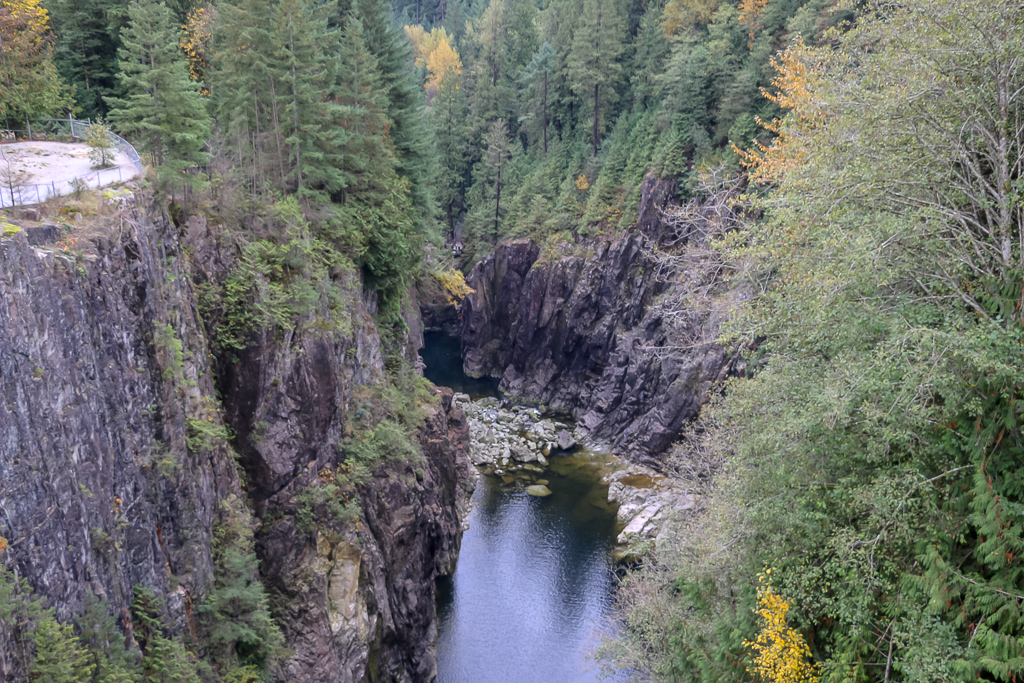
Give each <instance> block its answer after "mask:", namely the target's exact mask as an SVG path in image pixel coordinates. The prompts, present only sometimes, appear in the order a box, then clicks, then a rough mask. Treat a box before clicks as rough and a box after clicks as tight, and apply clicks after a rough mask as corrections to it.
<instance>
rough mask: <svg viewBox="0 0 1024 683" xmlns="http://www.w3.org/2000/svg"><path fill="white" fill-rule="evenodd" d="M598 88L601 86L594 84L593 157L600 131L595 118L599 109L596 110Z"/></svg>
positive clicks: (595, 153) (595, 154)
mask: <svg viewBox="0 0 1024 683" xmlns="http://www.w3.org/2000/svg"><path fill="white" fill-rule="evenodd" d="M600 87H601V86H600V85H598V84H597V83H595V84H594V156H595V157H596V156H597V131H598V130H599V129H600V124H599V123H598V118H597V117H598V113H599V109H598V106H597V91H598V88H600Z"/></svg>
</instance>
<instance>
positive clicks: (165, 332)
mask: <svg viewBox="0 0 1024 683" xmlns="http://www.w3.org/2000/svg"><path fill="white" fill-rule="evenodd" d="M151 213H152V215H156V213H155V212H151ZM130 218H131V219H132V220H126V221H125V222H124V224H123V225H124V226H125V227H124V228H123V229H121V228H119V227H118V225H117V224H116V223H115V224H114V227H113V228H112V230H111V231H110V234H107V235H102V236H94V237H92V238H90V243H89V245H87V248H86V254H87V256H86V257H85V258H84V259H78V260H76V259H75V258H74V257H72V256H70V255H67V254H65V253H63V252H60V251H58V250H55V249H54V248H52V247H45V248H36V247H33V246H32V245H31V244H30V242H29V239H27V237H28V235H27V231H21V232H18V233H16V234H14V235H13V236H12V237H11V238H4V239H3V240H0V396H2V397H3V400H2V401H0V536H3V537H5V538H7V539H8V540H9V541H10V544H11V545H10V548H9V549H8V550H7V551H6V552H4V554H3V556H2V557H0V560H2V561H3V562H4V564H5V565H6V566H8V567H9V568H12V569H16V570H17V572H18V573H19V575H21V576H24V577H25V578H26V579H28V581H29V583H30V584H31V585H32V587H33V588H34V589H35V590H36V592H37V593H38V594H40V595H42V596H43V597H45V598H46V599H47V600H48V602H49V603H50V604H52V605H53V606H54V607H56V609H57V614H58V616H59V617H60V618H62V619H68V618H70V617H72V616H75V615H76V614H77V613H79V612H80V608H81V605H82V601H83V599H84V598H85V596H86V595H87V593H88V592H94V593H96V594H97V595H99V596H100V597H102V598H106V599H107V600H108V601H109V602H110V605H111V607H112V608H113V610H114V612H115V614H117V615H121V617H120V618H121V622H122V626H123V625H124V615H126V614H127V613H128V612H127V607H128V605H129V603H130V600H131V594H132V588H133V586H134V585H135V584H139V583H141V584H144V585H146V586H148V587H150V588H152V589H153V590H154V591H155V592H156V594H157V595H158V596H159V597H161V598H162V599H163V600H164V602H165V604H166V606H167V613H168V618H169V623H170V624H171V628H172V630H173V631H174V632H175V633H177V634H182V633H190V634H192V635H194V636H196V635H197V636H198V637H199V638H201V637H202V624H201V617H200V616H199V613H198V607H199V606H200V605H202V604H203V601H204V600H205V598H206V596H207V594H208V593H209V590H210V589H211V586H212V585H213V578H214V577H213V571H214V563H213V556H212V545H213V529H214V526H215V524H216V523H217V521H218V503H219V501H221V500H223V499H225V498H227V497H229V496H232V495H233V496H237V497H238V498H243V499H245V500H247V501H248V502H249V504H250V505H251V507H252V509H253V511H254V512H255V514H256V515H257V521H258V522H259V523H260V524H261V529H260V530H259V532H258V533H257V534H256V548H257V553H258V555H259V556H260V560H261V567H260V573H261V578H262V579H263V581H264V583H265V584H266V585H267V587H268V589H269V591H270V593H271V601H272V604H273V605H274V609H275V612H274V616H275V618H276V619H277V621H278V622H279V623H280V625H281V627H282V630H283V631H284V633H285V638H286V643H285V644H286V646H287V647H288V648H289V649H290V650H291V651H292V652H293V653H294V655H293V656H292V657H291V658H290V659H288V660H287V661H285V662H283V663H282V668H281V671H280V672H279V673H280V680H287V681H294V682H297V683H313V682H318V681H324V682H325V683H326V682H327V681H331V682H334V681H364V680H388V681H396V682H397V681H401V682H409V683H415V682H419V681H429V680H432V678H433V676H434V656H433V646H434V641H435V639H436V626H435V615H434V582H435V579H436V578H437V576H439V575H440V574H443V573H446V572H450V571H451V570H452V569H453V568H454V561H455V557H456V555H457V553H458V548H459V543H460V540H461V520H460V511H461V510H464V509H465V507H466V505H467V501H468V496H469V491H468V490H467V489H468V487H470V486H471V484H472V482H473V481H474V480H475V476H476V475H475V473H474V472H473V471H472V466H471V465H470V464H469V462H468V460H467V459H466V456H465V444H466V442H467V440H468V425H467V423H466V419H465V416H464V414H463V413H462V411H461V410H460V409H459V408H458V407H457V406H454V405H453V403H452V395H451V392H450V391H447V390H439V395H438V400H437V405H436V407H435V408H434V409H433V412H432V414H431V415H430V416H429V417H428V419H427V421H426V423H425V424H424V425H423V427H422V428H421V430H420V435H419V439H420V444H421V451H422V454H423V459H422V461H420V463H419V464H418V465H417V466H416V467H413V466H412V465H410V466H408V467H406V468H405V469H404V470H403V471H395V470H396V469H397V468H395V467H394V466H387V467H381V468H379V469H378V470H377V471H375V472H374V473H373V478H372V480H371V481H370V482H369V483H368V484H366V485H365V486H362V487H360V489H359V490H358V492H357V494H358V498H359V502H360V507H361V511H360V512H359V515H358V520H357V521H356V522H355V523H351V522H349V523H344V522H339V523H336V524H332V523H330V522H329V521H326V522H324V524H323V525H322V527H321V528H318V529H317V530H316V531H315V532H313V533H304V532H300V531H299V530H298V529H297V527H296V522H295V518H294V513H295V510H296V502H295V496H296V495H297V494H298V493H299V492H301V491H302V490H303V489H304V488H305V487H306V486H307V485H308V484H309V483H311V482H312V481H314V480H316V478H317V476H318V475H319V474H320V472H321V470H322V468H324V467H328V466H333V465H334V464H335V463H336V462H337V458H338V453H339V448H338V446H339V444H341V443H342V440H343V437H344V431H345V420H346V419H347V418H346V415H347V414H348V412H349V408H350V402H351V401H352V397H353V395H354V394H355V392H356V391H357V390H358V389H359V387H360V386H361V385H365V384H370V383H373V382H375V381H377V380H378V379H380V377H381V376H382V372H383V362H382V357H381V352H380V342H379V338H378V336H377V332H376V329H375V328H374V326H373V323H372V318H371V313H372V311H373V306H374V302H373V300H372V297H366V298H364V300H363V301H360V302H357V304H356V309H357V310H353V311H352V316H353V320H354V321H355V320H360V321H363V323H362V324H360V325H353V327H352V330H351V332H350V333H349V334H348V335H347V336H342V335H340V334H338V333H330V332H326V331H323V330H322V329H320V328H317V327H313V326H310V327H309V328H308V329H306V330H305V331H304V332H296V331H289V332H286V333H284V334H283V335H278V336H274V335H272V334H270V333H257V335H256V336H255V337H254V339H253V346H252V347H250V348H249V349H248V350H247V351H245V352H243V353H241V354H239V356H238V357H237V358H234V357H222V358H215V356H214V354H213V352H212V348H211V346H210V344H209V343H208V340H207V338H206V336H205V332H204V324H203V322H202V321H201V320H200V318H199V315H198V312H197V310H198V307H197V301H198V297H197V295H196V289H197V288H196V287H195V286H194V284H193V283H196V282H204V281H211V280H217V279H218V278H221V277H223V276H224V274H225V273H226V272H227V270H228V269H229V268H230V265H231V263H232V260H233V258H234V256H233V250H231V249H229V248H224V247H222V246H221V245H220V244H219V241H218V238H217V236H216V233H217V229H211V228H209V227H208V226H207V225H206V221H205V219H201V218H200V217H196V218H193V219H190V220H189V221H187V222H186V223H185V225H184V226H183V227H182V230H181V231H180V234H179V230H178V229H177V228H175V226H173V225H172V224H171V223H170V222H169V221H167V220H165V219H162V218H161V219H154V218H152V217H151V216H150V215H147V214H146V213H145V212H143V213H139V214H136V215H134V216H131V217H130ZM130 225H135V226H137V227H134V228H132V227H128V226H130ZM33 241H35V240H33ZM186 244H187V245H188V246H190V247H192V251H193V252H194V258H191V259H188V258H185V248H184V247H185V245H186ZM207 324H209V321H207ZM409 327H410V329H412V330H416V329H417V328H416V326H415V325H410V326H409ZM409 341H410V344H409V345H410V346H413V340H409ZM215 376H216V377H217V378H218V379H217V385H216V386H215V384H214V379H213V378H214V377H215ZM221 397H222V400H220V399H221ZM221 408H223V410H222V409H221ZM222 419H223V420H224V421H225V422H226V423H227V424H228V425H229V426H230V427H231V428H232V430H233V432H234V433H235V439H234V440H233V443H232V446H233V448H230V447H229V446H228V444H227V443H226V442H225V443H217V444H213V445H211V446H209V447H201V448H193V447H190V446H189V444H188V440H189V439H188V437H189V436H194V435H193V434H192V433H190V426H189V425H190V422H191V423H192V424H193V425H194V424H195V422H194V421H195V420H203V421H206V422H212V423H213V424H215V425H219V424H223V423H222ZM233 451H237V456H238V458H237V461H236V459H235V453H234V452H233ZM236 462H237V464H236ZM238 465H241V470H240V469H239V467H238ZM240 472H244V475H245V486H244V488H243V485H242V483H241V481H240V479H239V473H240ZM9 629H10V626H8V625H5V624H0V681H3V682H14V683H20V682H21V681H24V680H26V679H27V673H28V672H27V663H28V662H27V656H28V654H30V653H27V652H20V651H18V650H17V648H14V647H13V645H12V643H13V638H14V633H13V632H12V631H11V630H9Z"/></svg>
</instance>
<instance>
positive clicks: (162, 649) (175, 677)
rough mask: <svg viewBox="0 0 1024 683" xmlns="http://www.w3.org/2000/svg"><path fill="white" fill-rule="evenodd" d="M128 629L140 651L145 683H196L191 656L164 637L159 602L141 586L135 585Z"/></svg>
mask: <svg viewBox="0 0 1024 683" xmlns="http://www.w3.org/2000/svg"><path fill="white" fill-rule="evenodd" d="M132 626H133V630H134V635H135V640H136V642H138V644H139V647H140V648H141V649H142V674H143V680H144V681H145V682H146V683H199V675H198V674H197V673H196V667H195V664H194V663H193V661H192V657H191V656H190V655H189V654H188V652H187V651H186V650H185V648H184V647H182V645H181V644H180V643H177V642H175V641H173V640H171V639H170V638H168V637H167V636H166V635H165V634H164V627H163V603H162V602H161V601H160V599H159V598H157V597H156V595H155V594H154V593H153V591H152V590H151V589H149V588H145V587H144V586H135V599H134V600H133V601H132Z"/></svg>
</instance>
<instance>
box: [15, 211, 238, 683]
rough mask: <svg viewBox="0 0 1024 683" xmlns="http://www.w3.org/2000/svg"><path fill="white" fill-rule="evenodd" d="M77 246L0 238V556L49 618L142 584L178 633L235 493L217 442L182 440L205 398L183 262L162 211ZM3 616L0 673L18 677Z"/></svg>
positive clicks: (205, 583)
mask: <svg viewBox="0 0 1024 683" xmlns="http://www.w3.org/2000/svg"><path fill="white" fill-rule="evenodd" d="M115 232H116V231H115ZM33 241H34V240H33ZM87 253H88V254H89V255H87V256H86V257H84V258H82V259H80V260H76V259H75V257H73V256H71V255H68V254H66V253H64V252H61V251H56V250H52V249H37V248H35V247H33V246H31V245H30V243H29V240H28V239H26V235H25V234H24V233H18V234H15V235H14V236H13V237H12V238H11V239H4V240H2V241H0V396H2V400H0V511H2V512H0V536H4V537H5V538H7V539H8V540H9V541H10V542H11V547H10V549H9V550H8V551H7V552H6V553H4V556H3V560H4V562H5V564H6V565H7V566H8V567H9V568H11V569H16V570H17V571H18V573H19V574H20V575H21V576H24V577H25V578H27V579H28V580H29V582H30V583H31V585H32V586H33V587H34V588H35V589H36V591H37V592H38V593H40V594H42V595H43V596H45V597H46V598H48V600H49V602H50V604H52V605H53V606H54V607H55V608H56V609H57V614H58V616H60V617H61V618H63V619H67V618H69V617H71V616H72V615H74V614H75V613H77V612H79V610H80V607H81V605H82V600H83V599H84V598H85V596H86V595H87V593H88V592H90V591H91V592H93V593H96V594H97V595H98V596H100V597H102V598H106V599H107V600H108V601H109V602H110V605H111V607H112V608H113V609H114V611H115V613H116V614H119V615H126V614H127V606H128V604H129V603H130V600H131V594H132V588H133V586H134V585H135V584H139V583H141V584H144V585H146V586H149V587H151V588H152V589H153V590H154V591H155V592H156V593H157V595H159V596H160V597H161V598H162V599H163V600H164V602H165V603H166V606H167V611H168V614H169V617H170V620H171V622H172V623H173V628H174V629H175V630H176V631H178V632H182V631H184V630H187V629H190V628H192V625H193V624H192V622H191V619H190V617H191V616H192V615H193V614H194V612H193V609H194V607H196V606H198V604H200V603H201V601H202V599H203V597H204V596H205V594H206V593H207V591H208V589H209V587H210V585H211V581H212V577H213V561H212V555H211V544H212V527H213V523H214V521H215V519H216V517H217V507H218V501H220V500H221V499H223V498H225V497H227V496H229V495H231V494H235V495H239V496H241V495H243V494H242V490H241V486H240V483H239V481H238V478H237V475H236V468H235V465H234V462H233V461H232V457H231V454H230V452H229V451H228V449H227V448H225V447H216V448H213V449H209V450H206V451H204V452H201V453H197V452H192V451H190V450H189V449H188V447H187V445H186V437H187V424H188V423H187V420H188V419H196V418H199V417H200V416H201V415H203V414H204V411H205V409H206V403H205V402H204V399H209V398H211V397H213V395H214V387H213V383H212V379H211V378H212V376H213V373H212V372H211V367H210V365H209V358H208V355H207V352H206V348H207V346H206V339H205V337H204V333H203V328H202V325H201V324H200V322H199V320H198V316H197V314H196V308H195V305H194V302H195V296H194V292H193V290H192V286H191V279H190V278H189V277H188V267H187V261H186V260H185V259H183V258H179V257H180V256H181V250H180V246H179V244H178V239H177V235H176V232H175V230H174V228H173V226H172V225H170V224H169V223H168V222H166V221H162V220H158V221H143V222H141V223H140V224H139V227H138V228H137V229H128V230H126V231H125V233H123V234H122V235H121V237H120V239H116V238H114V237H113V236H111V237H109V238H106V237H98V238H95V239H94V240H93V243H92V244H91V245H90V246H89V248H88V250H87ZM171 336H173V338H175V339H177V340H178V341H180V343H181V351H180V356H179V355H177V354H175V352H174V349H173V346H172V344H171V343H170V338H171ZM172 577H173V581H172ZM122 620H123V617H122ZM7 628H8V627H7V626H6V625H4V624H0V681H12V680H13V681H18V680H22V679H23V678H25V677H27V671H25V670H24V665H25V659H24V655H25V654H26V653H22V652H18V651H17V650H16V649H15V648H14V647H13V646H12V644H11V637H12V633H11V632H10V631H8V630H6V629H7Z"/></svg>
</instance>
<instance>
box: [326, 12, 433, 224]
mask: <svg viewBox="0 0 1024 683" xmlns="http://www.w3.org/2000/svg"><path fill="white" fill-rule="evenodd" d="M352 3H353V7H354V8H355V9H356V10H357V11H358V14H359V18H360V20H361V21H362V24H363V37H364V40H365V41H366V45H367V47H368V48H369V50H370V52H371V53H372V54H373V55H374V57H376V58H377V67H378V69H379V72H380V79H381V86H382V88H383V90H384V92H385V93H386V94H387V98H388V109H387V115H388V118H389V119H390V120H391V122H392V126H391V134H390V139H391V144H392V146H393V147H394V150H395V168H396V169H397V171H398V174H399V175H400V176H401V177H403V178H405V179H406V180H408V181H409V192H410V197H411V199H412V202H413V206H414V207H415V208H416V216H417V223H418V224H419V227H420V229H421V230H423V229H424V226H425V223H426V220H427V219H430V218H432V217H433V215H434V212H435V204H434V196H433V182H432V179H433V175H434V166H433V149H432V146H431V136H430V134H429V132H428V131H429V128H428V127H427V122H426V118H425V113H424V111H423V90H422V88H420V87H419V85H418V84H417V83H416V82H415V81H414V80H413V74H414V73H415V70H414V69H413V59H412V51H411V48H410V46H409V41H408V40H407V39H406V37H405V33H404V32H403V31H402V30H401V29H396V28H394V27H393V26H392V23H391V4H390V2H388V0H352ZM342 16H344V14H343V15H342Z"/></svg>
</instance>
